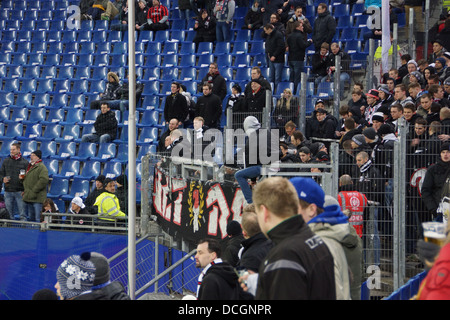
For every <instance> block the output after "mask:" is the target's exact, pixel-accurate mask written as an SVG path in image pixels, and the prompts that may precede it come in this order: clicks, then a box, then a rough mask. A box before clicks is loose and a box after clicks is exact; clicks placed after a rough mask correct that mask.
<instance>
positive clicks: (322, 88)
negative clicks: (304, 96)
mask: <svg viewBox="0 0 450 320" xmlns="http://www.w3.org/2000/svg"><path fill="white" fill-rule="evenodd" d="M333 95H334V83H333V82H329V81H325V82H321V83H319V85H318V86H317V93H316V97H318V98H320V99H331V98H332V97H333Z"/></svg>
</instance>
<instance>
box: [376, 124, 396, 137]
mask: <svg viewBox="0 0 450 320" xmlns="http://www.w3.org/2000/svg"><path fill="white" fill-rule="evenodd" d="M377 132H378V134H379V135H380V136H382V135H384V134H389V133H394V128H392V126H390V125H389V124H387V123H383V124H382V125H381V126H380V128H379V129H378V131H377Z"/></svg>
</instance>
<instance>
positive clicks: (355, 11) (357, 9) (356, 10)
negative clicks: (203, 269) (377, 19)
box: [351, 2, 366, 17]
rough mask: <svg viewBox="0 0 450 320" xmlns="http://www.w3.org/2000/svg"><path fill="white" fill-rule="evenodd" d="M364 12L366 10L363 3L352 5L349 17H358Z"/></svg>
mask: <svg viewBox="0 0 450 320" xmlns="http://www.w3.org/2000/svg"><path fill="white" fill-rule="evenodd" d="M364 11H366V8H365V7H364V2H362V3H354V4H353V6H352V10H351V15H352V16H353V17H354V16H360V15H362V14H364Z"/></svg>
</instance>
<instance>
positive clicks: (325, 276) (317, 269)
mask: <svg viewBox="0 0 450 320" xmlns="http://www.w3.org/2000/svg"><path fill="white" fill-rule="evenodd" d="M268 237H269V239H271V240H272V241H273V243H274V247H273V248H272V249H271V250H270V252H269V253H268V255H267V257H266V259H264V261H263V262H262V263H261V266H260V269H259V278H258V288H257V291H256V300H335V299H336V289H335V280H334V262H333V256H332V255H331V253H330V251H329V250H328V247H327V246H326V244H325V243H324V242H323V240H322V239H321V238H320V237H319V236H317V235H316V234H314V233H313V232H312V231H311V229H310V228H309V227H308V225H307V224H306V223H305V221H304V220H303V218H302V216H301V215H296V216H293V217H291V218H289V219H286V220H285V221H283V222H281V223H280V224H279V225H277V226H276V227H274V228H273V229H271V230H270V231H269V232H268Z"/></svg>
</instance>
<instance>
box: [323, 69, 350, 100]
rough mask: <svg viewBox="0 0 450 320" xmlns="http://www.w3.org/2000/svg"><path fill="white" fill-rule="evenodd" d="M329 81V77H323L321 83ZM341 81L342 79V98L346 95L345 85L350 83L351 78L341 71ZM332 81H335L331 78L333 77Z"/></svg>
mask: <svg viewBox="0 0 450 320" xmlns="http://www.w3.org/2000/svg"><path fill="white" fill-rule="evenodd" d="M327 79H328V77H326V76H325V77H323V78H322V79H321V80H320V82H325V81H327ZM339 79H340V84H341V87H340V94H341V98H342V97H343V95H344V89H345V84H346V83H350V76H349V75H348V73H347V72H342V71H341V74H340V77H339ZM330 80H331V81H333V80H334V76H331V77H330Z"/></svg>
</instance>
